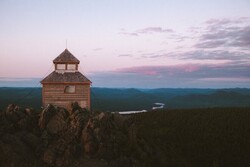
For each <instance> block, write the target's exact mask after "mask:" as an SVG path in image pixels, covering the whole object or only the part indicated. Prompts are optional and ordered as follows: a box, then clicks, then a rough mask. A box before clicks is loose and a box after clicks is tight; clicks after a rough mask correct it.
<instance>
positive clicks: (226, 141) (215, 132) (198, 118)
mask: <svg viewBox="0 0 250 167" xmlns="http://www.w3.org/2000/svg"><path fill="white" fill-rule="evenodd" d="M133 118H134V119H136V122H137V125H138V138H142V139H145V140H146V141H147V142H148V144H149V145H150V146H152V147H153V148H155V151H156V152H154V153H152V154H157V156H156V157H157V158H158V159H155V160H152V158H150V157H143V155H140V154H139V152H138V154H137V156H138V157H140V158H142V159H144V160H145V161H147V160H148V163H150V162H153V164H151V165H152V166H158V165H159V166H192V167H195V166H197V167H200V166H202V167H222V166H223V167H228V166H237V167H239V166H242V167H243V166H245V167H246V166H250V140H249V139H250V124H249V122H250V108H224V109H221V108H214V109H189V110H168V111H165V110H162V111H157V112H148V113H142V114H136V115H134V116H133ZM135 154H136V153H135ZM152 157H154V156H152ZM157 163H158V164H157Z"/></svg>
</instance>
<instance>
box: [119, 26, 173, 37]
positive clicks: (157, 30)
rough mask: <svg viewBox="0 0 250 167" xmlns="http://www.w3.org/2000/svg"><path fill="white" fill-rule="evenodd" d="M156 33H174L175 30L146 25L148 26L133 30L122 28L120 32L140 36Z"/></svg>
mask: <svg viewBox="0 0 250 167" xmlns="http://www.w3.org/2000/svg"><path fill="white" fill-rule="evenodd" d="M155 33H174V30H173V29H170V28H162V27H146V28H142V29H138V30H136V31H133V32H127V31H126V30H124V29H121V32H120V33H119V34H122V35H129V36H139V35H142V34H155Z"/></svg>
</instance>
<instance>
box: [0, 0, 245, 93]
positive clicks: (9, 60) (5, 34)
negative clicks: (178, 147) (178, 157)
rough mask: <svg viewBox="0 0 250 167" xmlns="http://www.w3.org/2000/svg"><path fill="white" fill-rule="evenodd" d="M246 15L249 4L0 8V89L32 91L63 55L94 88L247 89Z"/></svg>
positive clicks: (5, 4)
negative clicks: (70, 58) (72, 59)
mask: <svg viewBox="0 0 250 167" xmlns="http://www.w3.org/2000/svg"><path fill="white" fill-rule="evenodd" d="M249 9H250V1H248V0H239V1H235V0H212V1H198V0H191V1H184V0H175V1H174V0H170V1H166V0H155V1H150V0H144V1H143V0H136V1H134V0H127V1H115V0H103V1H97V0H84V1H80V0H79V1H78V0H72V1H66V0H62V1H59V0H55V1H48V0H45V1H38V0H35V1H31V0H24V1H18V0H17V1H14V0H11V1H8V0H2V1H0V24H1V26H0V86H36V84H35V83H39V80H40V79H41V78H43V77H44V76H45V75H46V74H48V73H49V72H51V71H53V68H54V67H53V62H52V61H53V59H54V58H55V57H57V56H58V55H59V54H60V53H61V52H63V51H64V50H65V48H66V47H67V48H68V50H69V51H70V52H71V53H72V54H73V55H74V56H75V57H77V58H78V59H79V60H80V66H81V68H80V71H81V72H83V74H84V75H86V76H87V77H88V78H90V79H91V80H92V82H93V86H96V87H136V88H159V87H170V88H177V87H181V88H228V87H246V88H250V10H249ZM66 40H67V46H66Z"/></svg>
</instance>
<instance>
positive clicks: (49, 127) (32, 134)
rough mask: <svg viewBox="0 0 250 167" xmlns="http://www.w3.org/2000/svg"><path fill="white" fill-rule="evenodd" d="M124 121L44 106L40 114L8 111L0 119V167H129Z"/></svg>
mask: <svg viewBox="0 0 250 167" xmlns="http://www.w3.org/2000/svg"><path fill="white" fill-rule="evenodd" d="M136 142H137V138H136V128H135V126H134V124H133V121H132V120H131V119H129V117H126V118H125V117H123V116H120V115H118V114H111V113H103V112H90V111H87V110H85V109H82V108H80V107H79V106H78V104H77V103H73V104H72V108H71V110H69V111H67V110H66V109H64V108H60V107H55V106H53V105H48V106H47V107H45V108H44V109H43V110H42V111H41V112H36V111H34V110H32V109H30V108H26V109H23V108H20V107H18V106H16V105H9V106H8V108H7V109H6V111H5V112H2V113H1V115H0V166H57V167H63V166H127V167H129V166H135V165H136V164H138V161H137V160H136V159H135V158H133V157H132V156H131V155H133V154H131V153H132V152H133V151H134V150H138V149H137V148H136V147H135V144H136Z"/></svg>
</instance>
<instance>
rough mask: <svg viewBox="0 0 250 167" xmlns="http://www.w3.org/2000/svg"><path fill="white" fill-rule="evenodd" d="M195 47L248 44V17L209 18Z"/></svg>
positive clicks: (240, 45) (249, 29) (249, 41)
mask: <svg viewBox="0 0 250 167" xmlns="http://www.w3.org/2000/svg"><path fill="white" fill-rule="evenodd" d="M205 25H206V28H205V31H203V32H201V35H200V37H199V40H198V43H196V44H195V47H196V48H218V47H242V48H249V46H250V18H248V17H242V18H238V19H226V18H225V19H211V20H208V21H207V22H206V24H205Z"/></svg>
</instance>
